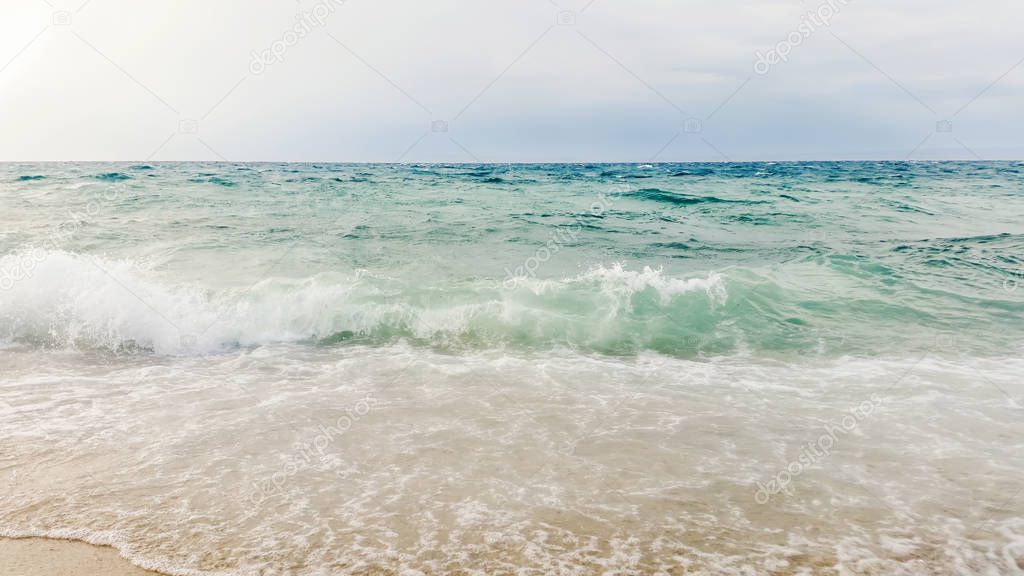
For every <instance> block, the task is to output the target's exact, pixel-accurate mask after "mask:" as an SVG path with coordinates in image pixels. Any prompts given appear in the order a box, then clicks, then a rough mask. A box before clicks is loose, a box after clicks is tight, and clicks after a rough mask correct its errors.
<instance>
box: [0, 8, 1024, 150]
mask: <svg viewBox="0 0 1024 576" xmlns="http://www.w3.org/2000/svg"><path fill="white" fill-rule="evenodd" d="M79 2H80V0H79V1H76V2H65V1H64V0H50V3H51V4H53V7H51V6H49V5H48V3H47V2H44V0H35V1H27V2H18V3H13V2H7V3H4V4H3V6H2V7H0V67H3V69H2V71H0V125H3V127H4V129H3V132H2V133H0V159H5V160H73V159H77V160H99V159H111V160H113V159H144V158H151V159H154V160H180V159H218V158H227V159H231V160H317V161H329V160H338V161H396V160H404V161H477V160H481V161H495V162H503V161H585V160H586V161H601V160H607V161H612V160H634V161H647V160H651V159H657V160H665V161H668V160H713V159H718V160H722V159H726V158H728V159H734V160H749V159H784V158H860V157H870V158H905V157H911V158H918V157H920V158H925V157H927V158H933V157H950V158H974V157H985V158H989V157H992V158H996V157H1015V158H1020V157H1022V156H1024V153H1022V152H1024V151H1022V149H1021V148H1022V147H1021V145H1020V144H1019V138H1018V137H1017V135H1018V134H1019V133H1020V132H1021V130H1022V129H1024V117H1022V116H1024V115H1022V114H1021V112H1020V111H1019V106H1018V105H1017V102H1019V99H1020V95H1021V89H1022V88H1024V63H1022V58H1024V43H1022V42H1021V41H1020V40H1019V33H1018V30H1016V29H1015V27H1014V23H1015V22H1020V21H1021V18H1022V17H1024V5H1021V4H1020V3H1016V2H1009V1H991V2H984V3H982V4H977V5H974V6H972V8H970V9H967V8H965V7H964V5H963V4H962V3H957V2H954V1H952V0H940V1H932V2H923V1H918V0H894V1H891V2H885V3H877V2H867V1H865V0H847V1H846V2H845V3H842V2H839V1H838V0H832V2H831V8H829V10H831V12H832V15H831V16H830V18H829V19H828V23H827V25H818V26H814V31H813V32H812V33H810V34H802V36H801V38H800V40H799V44H798V45H793V46H791V47H790V51H789V53H788V55H787V57H786V60H785V62H780V63H777V64H775V65H773V66H772V67H771V69H770V71H769V72H768V73H766V74H757V73H756V71H755V68H754V66H755V63H756V62H757V56H756V54H758V53H767V52H768V51H770V50H773V49H774V48H776V47H778V46H780V43H784V42H786V41H787V39H795V38H796V37H795V36H793V34H794V33H797V32H801V31H802V30H803V31H804V32H805V31H806V28H801V24H806V23H807V14H808V13H818V12H819V11H821V10H823V9H824V8H823V6H826V5H828V4H829V2H828V1H827V0H826V2H815V1H814V0H805V1H804V2H793V1H791V0H785V1H783V0H769V1H758V2H753V1H740V0H737V1H733V2H712V1H698V2H688V3H680V2H674V1H669V0H639V1H636V2H629V3H624V2H613V1H612V0H594V1H593V2H589V3H588V2H587V1H584V0H581V1H578V2H575V3H573V2H570V0H557V1H554V0H553V1H551V2H544V1H539V0H538V1H537V2H523V1H499V2H486V3H470V2H456V1H454V0H437V1H434V2H430V3H424V2H414V1H411V0H392V1H389V2H367V1H365V0H346V1H344V2H341V0H319V1H314V0H302V1H301V2H300V1H296V2H288V1H270V0H259V1H241V0H229V1H223V2H215V3H209V2H202V1H200V0H184V1H181V2H157V3H137V2H130V1H128V0H102V1H100V0H93V1H90V2H86V3H85V4H84V5H82V4H80V3H79ZM325 3H330V4H331V8H332V10H331V11H330V13H329V15H327V16H325V17H322V18H321V17H318V18H317V20H316V21H315V22H316V23H315V24H312V25H311V24H310V15H311V14H314V13H317V12H318V11H319V12H320V14H321V16H322V15H323V5H324V4H325ZM271 49H273V50H274V55H275V56H274V60H273V62H272V64H271V65H269V66H256V67H254V66H253V65H252V64H253V54H265V53H267V51H268V50H271ZM254 68H256V69H258V73H254ZM438 120H441V121H444V122H446V123H447V126H448V129H447V130H446V131H435V130H433V129H432V126H434V125H435V124H434V122H435V121H438ZM687 120H700V130H699V131H687V130H686V129H685V127H686V126H687ZM944 120H951V125H952V131H937V130H936V127H937V122H940V121H944ZM694 125H695V124H694ZM922 141H923V142H924V143H923V144H921V142H922Z"/></svg>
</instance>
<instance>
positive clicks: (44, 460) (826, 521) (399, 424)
mask: <svg viewBox="0 0 1024 576" xmlns="http://www.w3.org/2000/svg"><path fill="white" fill-rule="evenodd" d="M709 365H710V367H711V368H710V369H709ZM1022 371H1024V361H1022V359H1021V357H1020V356H1014V357H1007V358H964V357H960V358H955V359H954V358H940V357H929V358H924V359H922V358H890V359H863V358H844V359H839V360H832V361H806V362H801V363H798V364H783V363H779V362H771V361H765V360H758V359H756V358H742V357H735V356H733V357H721V358H716V359H714V360H713V361H711V362H694V361H688V360H682V359H677V358H670V357H664V356H660V355H656V354H652V353H645V354H642V355H640V356H639V357H637V358H633V359H622V358H612V357H607V356H598V355H584V354H578V353H574V352H570V351H565V350H561V351H559V350H555V351H548V352H532V353H511V352H508V351H499V350H489V351H480V352H474V353H464V354H460V355H450V354H442V353H438V352H432V351H430V350H426V349H423V348H417V347H412V346H408V345H396V346H384V347H381V346H373V347H359V346H353V347H345V348H340V349H324V348H319V349H318V348H315V347H309V346H302V345H275V346H264V347H260V348H257V349H253V350H241V351H238V352H236V353H232V354H219V355H211V356H184V357H175V358H165V359H162V360H161V361H160V362H159V364H158V365H153V364H152V363H151V362H143V361H140V359H139V358H135V357H132V356H125V357H121V358H115V359H111V358H109V357H105V356H97V355H91V354H59V355H55V354H53V353H51V352H46V351H42V350H32V349H23V350H15V351H10V352H5V353H4V354H3V355H0V392H2V393H3V398H4V399H5V400H6V401H7V402H8V403H9V404H10V405H11V406H12V408H13V409H12V410H9V411H3V412H0V428H2V429H4V430H11V431H13V433H12V434H10V435H4V436H2V437H0V467H2V469H3V470H4V471H5V473H6V472H10V471H14V472H16V474H15V475H14V476H13V478H11V479H9V481H8V482H7V485H8V487H9V488H7V489H5V490H3V491H0V527H2V528H3V531H2V532H0V535H7V536H28V535H37V536H50V537H65V538H75V539H80V540H84V541H88V542H95V543H100V544H109V545H113V546H115V547H117V548H118V549H119V550H120V551H121V553H122V554H123V555H125V556H126V557H128V558H129V559H131V560H132V561H133V562H135V563H137V564H139V565H141V566H145V567H149V568H156V569H159V570H162V571H164V572H167V573H170V574H181V575H182V576H186V575H187V576H192V575H194V574H200V573H203V574H206V573H217V572H222V573H228V574H257V573H259V570H261V569H263V570H264V571H263V574H294V575H296V576H312V575H316V574H320V573H325V574H326V573H330V574H359V573H367V572H370V573H372V572H374V571H381V572H397V573H400V572H402V571H407V572H409V573H414V571H419V572H422V573H425V574H433V573H443V572H452V571H459V570H465V571H470V572H472V571H477V572H479V573H488V574H491V573H501V572H507V571H514V570H515V569H522V570H533V571H536V572H539V573H573V574H601V573H608V572H613V573H622V574H655V573H668V574H671V573H675V572H680V571H686V572H688V573H695V574H746V573H761V572H768V571H770V570H776V571H782V572H792V573H809V574H813V573H816V572H817V571H819V570H820V567H821V566H833V567H834V568H835V570H836V571H839V572H844V571H845V572H847V573H851V574H857V573H867V574H889V573H907V574H927V573H935V572H936V571H937V570H940V569H942V568H943V567H945V566H950V565H956V566H960V567H961V569H962V570H964V571H966V572H967V573H986V572H985V570H994V571H995V572H994V573H1012V570H1011V569H1010V568H1009V567H1011V566H1013V563H1014V562H1019V561H1020V559H1021V554H1022V553H1024V550H1022V544H1021V543H1022V541H1024V540H1022V538H1024V537H1022V534H1024V527H1022V525H1021V510H1022V509H1021V505H1020V502H1019V501H1014V500H1010V496H1012V494H1010V493H1008V492H1007V487H1013V486H1015V485H1016V483H1017V482H1016V480H1017V478H1019V477H1020V475H1021V473H1022V471H1024V460H1022V458H1021V454H1024V452H1022V446H1021V443H1020V440H1019V439H1020V438H1022V437H1024V429H1022V424H1021V420H1020V418H1018V417H1017V416H1019V411H1020V409H1019V408H1016V407H1014V406H1012V405H1011V404H1010V403H1008V401H1007V396H1006V395H1009V396H1013V397H1019V395H1020V394H1021V393H1022V392H1024V389H1022V388H1021V385H1020V380H1019V377H1018V375H1019V374H1020V373H1021V372H1022ZM872 395H877V396H878V397H879V398H880V399H881V403H880V404H879V405H878V407H877V409H875V410H873V411H872V412H871V414H870V415H869V416H868V417H867V418H864V419H862V420H860V421H858V422H857V423H856V432H850V433H843V434H841V435H839V437H838V443H836V444H835V445H834V446H833V447H831V448H830V451H829V453H828V455H827V456H825V457H823V458H821V459H819V460H817V461H816V462H815V463H814V465H813V466H807V467H806V468H805V469H804V470H803V471H802V473H801V474H799V475H798V476H795V477H794V478H793V480H792V482H791V483H790V485H789V489H788V490H787V491H786V492H784V493H780V494H778V495H777V496H776V497H775V498H773V499H772V500H771V501H770V502H769V503H766V504H760V503H758V501H757V500H756V497H755V495H756V492H757V486H758V482H763V481H765V480H767V479H768V478H770V477H772V476H773V475H775V474H777V473H778V472H779V471H780V470H785V469H787V464H789V463H791V462H793V461H794V460H795V459H796V458H798V456H799V452H800V449H801V447H802V446H804V445H805V444H806V443H807V442H811V441H814V440H815V439H817V438H818V437H820V436H821V435H822V434H823V429H824V427H826V426H828V425H829V424H830V423H838V422H841V421H842V418H843V415H844V414H846V413H847V412H848V411H849V410H850V409H852V408H855V407H857V406H858V405H859V404H860V403H861V402H863V400H864V399H865V398H869V397H871V396H872ZM366 398H371V399H372V402H368V403H366V404H365V406H366V408H362V406H363V405H361V404H360V403H361V402H364V401H365V399H366ZM355 415H357V416H358V418H356V417H355ZM345 418H349V420H344V419H345ZM339 421H341V422H342V423H341V424H340V425H339V424H338V423H339ZM330 427H334V428H336V431H335V432H332V433H330V434H328V433H327V432H325V431H324V430H325V428H330ZM993 439H1000V440H999V441H998V442H995V441H994V440H993ZM910 455H912V457H911V456H910ZM5 480H6V479H5Z"/></svg>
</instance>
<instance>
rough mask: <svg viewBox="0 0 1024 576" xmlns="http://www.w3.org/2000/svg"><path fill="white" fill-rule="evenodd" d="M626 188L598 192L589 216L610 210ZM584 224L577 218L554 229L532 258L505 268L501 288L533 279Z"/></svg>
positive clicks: (575, 237)
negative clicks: (610, 191)
mask: <svg viewBox="0 0 1024 576" xmlns="http://www.w3.org/2000/svg"><path fill="white" fill-rule="evenodd" d="M628 191H629V189H628V188H625V187H624V188H623V189H621V190H617V191H614V192H612V193H611V194H605V193H604V192H598V194H597V200H596V201H594V202H593V203H592V204H591V205H590V212H589V214H590V215H591V216H593V217H598V218H599V217H601V216H603V215H604V213H605V212H607V211H608V210H609V209H611V207H612V204H613V202H614V200H615V198H616V197H618V196H620V195H622V194H624V193H626V192H628ZM583 226H584V223H583V221H582V217H579V216H577V217H576V219H575V221H574V222H573V225H572V226H571V227H560V228H558V229H556V230H555V231H554V232H552V233H551V235H550V236H549V238H548V241H547V242H545V243H544V245H543V246H541V247H540V248H538V249H537V250H536V252H534V254H533V256H530V257H529V258H527V259H526V260H525V261H523V263H522V264H520V265H519V266H516V267H515V269H511V268H508V267H506V268H505V279H504V281H503V282H501V287H503V288H505V289H506V290H512V289H514V288H516V287H517V286H518V285H519V284H520V283H521V282H524V281H525V280H527V279H529V278H534V277H536V275H537V269H538V268H540V266H541V265H542V264H544V263H546V262H547V261H548V260H550V259H551V257H552V256H554V255H555V254H558V252H559V251H560V250H561V249H562V246H565V245H566V244H569V243H570V242H575V241H576V240H577V239H578V238H579V235H580V232H582V231H583Z"/></svg>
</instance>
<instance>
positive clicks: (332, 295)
mask: <svg viewBox="0 0 1024 576" xmlns="http://www.w3.org/2000/svg"><path fill="white" fill-rule="evenodd" d="M0 283H2V284H3V285H2V286H0V288H2V290H0V340H4V341H6V342H8V343H15V344H27V345H32V346H41V347H52V348H84V349H105V350H111V351H115V352H124V351H133V350H146V351H153V352H156V353H159V354H189V353H210V352H217V351H220V350H224V349H228V348H232V347H237V346H254V345H261V344H269V343H279V342H309V343H320V344H324V343H328V344H329V343H339V342H347V341H352V342H358V343H383V342H391V341H396V340H400V339H407V340H412V341H415V342H417V343H421V344H425V345H436V346H443V347H448V346H451V347H462V346H469V347H490V346H504V345H513V346H531V347H532V346H541V347H549V346H568V347H571V348H577V349H582V350H590V351H598V352H612V353H632V352H637V351H640V350H644V349H657V350H661V351H669V352H672V351H673V350H672V348H673V347H678V346H680V345H682V344H681V343H685V342H686V339H685V338H683V339H680V337H681V336H683V335H684V333H688V332H690V331H692V330H694V329H700V327H701V326H709V325H710V324H712V322H711V319H710V317H709V315H710V313H711V311H713V310H714V309H715V308H716V306H719V305H721V304H723V303H725V301H726V300H727V296H728V293H727V290H726V286H725V282H724V279H723V278H722V277H721V276H720V275H719V274H715V273H711V274H709V275H708V276H707V277H703V278H674V277H671V276H668V275H666V274H664V273H663V272H662V271H661V270H656V269H652V268H644V269H643V270H639V271H637V270H628V269H626V268H625V267H623V266H621V265H614V266H611V267H597V268H594V269H592V270H590V271H588V272H586V273H583V274H581V275H579V276H576V277H573V278H567V279H563V280H536V279H527V280H524V281H521V282H516V283H515V285H513V286H511V287H510V286H503V285H501V284H498V283H494V282H489V281H480V280H474V281H468V280H467V281H463V282H453V283H448V284H444V285H435V286H418V285H410V284H408V283H402V282H399V281H396V280H394V279H390V278H383V277H379V276H375V275H372V274H369V273H365V272H354V273H338V272H326V273H322V274H318V275H316V276H313V277H309V278H301V279H289V278H268V279H266V280H263V281H261V282H258V283H257V284H255V285H252V286H249V287H240V288H235V289H225V290H210V289H206V288H203V287H200V286H196V285H185V284H168V283H166V282H164V281H162V280H161V279H160V277H159V276H158V274H156V273H155V272H154V271H152V270H149V269H147V268H146V267H145V266H144V265H142V264H140V263H139V262H135V261H129V260H111V259H106V258H101V257H98V256H89V255H82V254H76V253H70V252H63V251H47V250H26V251H21V252H18V253H15V254H11V255H7V256H4V257H2V258H0ZM666 349H667V350H666Z"/></svg>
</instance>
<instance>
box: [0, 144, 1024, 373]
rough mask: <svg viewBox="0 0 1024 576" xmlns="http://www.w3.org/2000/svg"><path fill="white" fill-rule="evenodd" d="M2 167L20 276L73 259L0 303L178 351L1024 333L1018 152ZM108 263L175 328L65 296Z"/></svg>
mask: <svg viewBox="0 0 1024 576" xmlns="http://www.w3.org/2000/svg"><path fill="white" fill-rule="evenodd" d="M0 170H2V171H0V183H2V184H0V186H2V188H0V190H2V192H0V193H2V198H3V205H4V210H3V214H2V216H0V218H2V220H0V225H2V226H3V230H4V234H3V236H2V237H0V254H3V255H4V256H3V258H4V259H3V266H2V269H0V270H2V273H3V274H4V275H5V276H4V277H5V278H6V279H7V282H8V283H15V282H14V280H16V279H17V278H19V277H22V276H33V275H34V274H35V271H34V270H33V268H35V267H36V266H37V265H36V264H34V263H33V262H34V259H33V258H32V257H31V255H30V254H32V253H33V252H32V251H37V252H38V251H44V252H46V253H49V254H51V255H54V254H55V255H56V256H57V257H58V258H59V259H63V260H64V262H63V263H62V265H61V270H62V272H60V273H59V275H60V276H62V277H63V279H64V280H65V282H71V283H73V282H75V281H80V282H79V284H78V286H77V288H76V289H75V290H76V292H75V293H72V294H65V293H64V291H65V290H66V289H68V288H70V287H69V286H68V285H66V284H65V285H63V286H51V287H50V288H49V289H50V290H57V291H58V292H59V293H54V294H53V300H51V301H45V302H39V301H38V298H39V294H38V290H37V288H38V287H37V286H36V285H35V282H33V280H32V278H28V281H27V282H17V283H15V284H17V285H16V286H15V290H14V294H15V296H14V297H13V298H12V297H11V296H9V294H10V292H8V296H7V297H6V298H5V299H4V300H3V303H2V304H0V337H4V338H5V339H6V340H8V341H12V342H28V343H32V344H34V345H42V346H58V347H62V346H86V347H92V346H104V347H107V348H110V349H113V350H117V349H121V348H124V347H125V346H129V347H137V348H141V349H151V350H152V349H155V350H157V351H158V352H166V353H179V352H183V351H187V350H181V349H179V348H180V347H178V346H177V345H176V344H174V342H173V341H174V338H173V336H174V334H171V333H170V332H178V333H180V334H179V335H180V336H181V337H183V338H184V339H185V342H186V343H187V344H190V343H191V342H192V340H193V339H195V340H196V346H197V349H198V350H201V351H215V350H222V349H225V348H230V347H236V346H247V345H253V344H264V343H270V342H274V341H306V342H309V343H314V344H321V345H334V344H344V343H358V344H382V343H389V342H394V341H397V340H400V339H407V340H410V341H413V342H416V343H418V344H422V345H424V346H436V347H443V348H449V349H456V350H458V349H464V348H489V347H498V346H515V347H523V348H552V347H560V346H566V347H569V348H571V349H577V350H581V351H594V352H600V353H606V354H617V355H619V354H635V353H637V352H640V351H644V350H653V351H657V352H661V353H664V354H670V355H675V356H681V357H690V358H692V357H698V356H701V355H719V354H732V353H736V352H740V351H747V352H751V353H765V354H806V353H809V352H812V353H819V352H821V353H825V354H833V355H843V354H859V355H879V354H887V353H892V352H898V351H902V352H909V353H913V352H924V351H928V350H931V349H933V348H934V347H935V346H936V340H937V339H938V342H939V345H943V346H948V345H950V340H954V341H955V342H954V343H953V345H955V346H956V347H958V348H959V349H961V350H963V351H965V352H978V353H981V352H984V351H986V350H987V351H998V350H1007V349H1013V347H1014V346H1015V345H1016V344H1019V342H1020V341H1021V338H1022V336H1024V321H1021V317H1020V314H1021V312H1022V311H1024V289H1021V290H1018V289H1017V284H1018V282H1019V280H1020V279H1021V278H1022V277H1024V260H1022V258H1024V218H1022V216H1024V180H1022V175H1024V165H1021V164H1019V163H981V162H978V163H876V162H854V163H792V164H786V163H765V164H659V165H656V166H650V165H642V166H641V165H450V166H437V165H422V166H421V165H295V164H281V165H276V164H177V163H176V164H153V165H144V164H110V165H104V164H58V165H48V164H40V165H32V164H7V165H4V166H3V167H2V169H0ZM39 258H42V256H39ZM97 258H98V259H100V260H99V261H97V262H93V263H90V262H88V260H90V259H97ZM51 265H52V264H51ZM38 266H39V267H41V268H46V266H47V264H46V263H45V262H43V263H41V264H39V265H38ZM97 266H101V267H104V269H105V268H109V267H120V269H122V271H123V273H124V274H126V275H127V278H128V280H125V279H122V278H118V277H117V276H116V275H114V276H111V277H107V278H106V279H103V278H100V279H99V280H98V281H99V282H100V283H101V284H109V283H111V282H115V281H117V280H120V281H132V282H138V283H139V290H140V291H141V292H143V293H142V294H137V296H139V297H140V298H139V300H142V303H143V304H147V305H148V304H152V303H150V302H147V298H148V296H147V294H150V293H153V296H152V297H153V298H156V299H162V304H161V305H162V306H166V307H168V309H167V310H162V309H161V310H160V311H159V312H160V313H161V314H162V315H163V316H165V317H166V318H165V320H166V322H165V323H167V324H169V325H171V328H173V330H171V331H157V332H154V333H149V332H147V331H145V330H143V331H141V332H140V331H139V330H135V329H134V325H133V322H148V321H149V320H151V318H148V317H149V316H153V315H154V314H156V312H155V311H153V310H149V309H148V306H143V307H142V308H141V309H139V313H140V315H141V316H145V317H140V318H125V317H122V316H120V315H118V314H116V313H115V311H114V310H107V311H95V310H93V311H85V310H83V311H77V312H68V311H67V310H63V311H61V308H60V306H61V300H62V298H63V299H65V300H66V298H65V297H68V296H70V297H72V298H80V297H87V296H88V294H87V293H88V291H89V290H90V289H103V286H91V287H90V286H88V285H86V284H85V283H86V282H87V281H88V280H89V278H91V275H93V274H94V273H96V271H97V268H96V267H97ZM18 286H23V288H22V289H23V290H24V291H25V292H26V294H23V296H25V297H26V298H31V299H32V304H29V303H28V302H27V301H25V302H23V301H22V300H20V299H19V291H18ZM77 290H81V292H77ZM99 305H100V306H102V305H103V304H99ZM79 312H81V313H79ZM254 312H258V313H259V316H260V317H258V318H252V317H251V316H252V314H253V313H254ZM58 314H64V316H62V318H61V319H60V320H55V315H58ZM213 319H217V321H216V322H215V323H214V324H213V325H212V326H210V325H209V324H210V323H211V322H212V321H213ZM996 327H998V329H997V328H996ZM1007 346H1009V348H1007Z"/></svg>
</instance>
